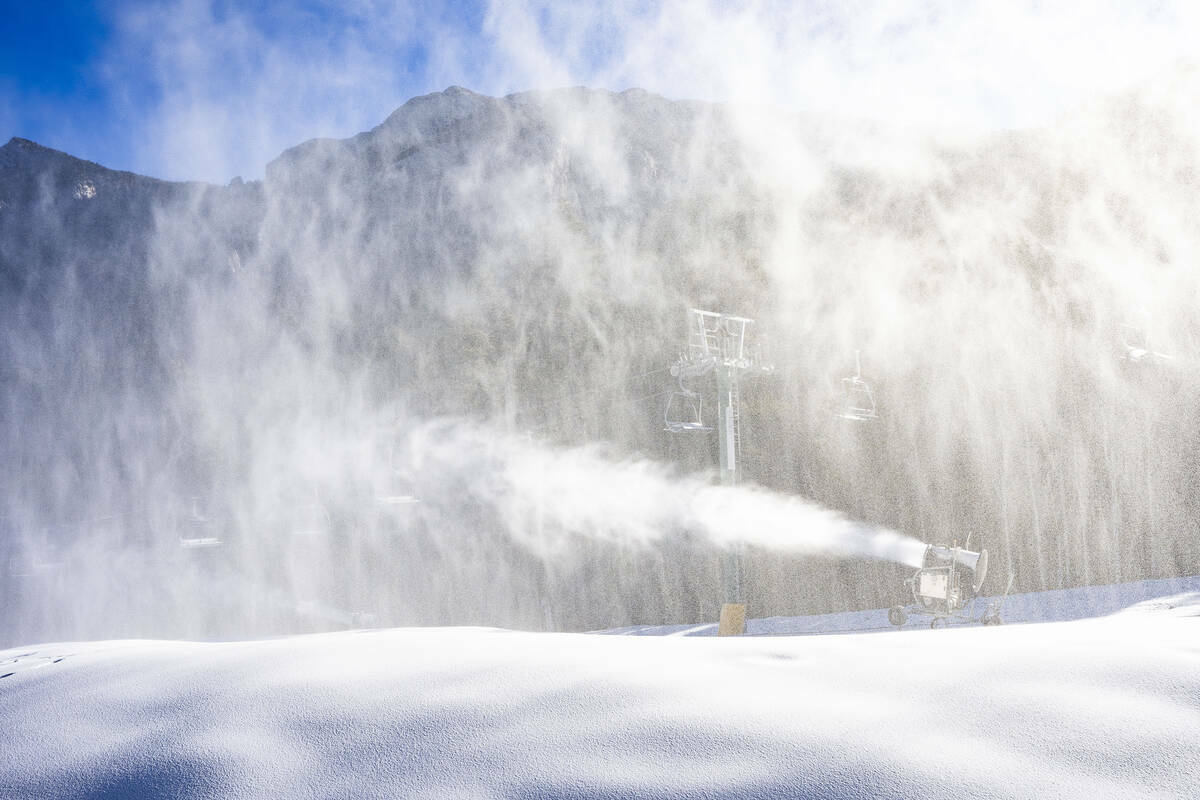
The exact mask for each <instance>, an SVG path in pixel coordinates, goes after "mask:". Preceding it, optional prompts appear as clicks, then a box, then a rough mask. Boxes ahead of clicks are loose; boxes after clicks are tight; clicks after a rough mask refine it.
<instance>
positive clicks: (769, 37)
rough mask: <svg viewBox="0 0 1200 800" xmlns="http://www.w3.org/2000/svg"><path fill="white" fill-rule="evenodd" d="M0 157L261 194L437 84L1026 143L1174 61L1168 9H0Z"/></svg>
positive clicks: (722, 2)
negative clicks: (573, 92)
mask: <svg viewBox="0 0 1200 800" xmlns="http://www.w3.org/2000/svg"><path fill="white" fill-rule="evenodd" d="M5 5H6V8H5V9H4V11H5V13H4V24H3V25H0V141H7V138H8V137H9V136H23V137H26V138H30V139H34V140H35V141H38V142H41V143H43V144H46V145H48V146H50V147H55V148H57V149H61V150H66V151H67V152H70V153H72V154H74V155H77V156H80V157H82V158H87V159H90V160H93V161H98V162H100V163H102V164H104V165H106V166H110V167H114V168H119V169H130V170H134V171H138V172H142V173H146V174H151V175H155V176H158V177H164V178H171V179H202V180H210V181H215V182H225V181H228V180H229V179H230V178H232V177H233V176H235V175H243V176H244V177H246V178H254V177H260V176H261V175H262V173H263V170H264V167H265V165H266V163H267V162H268V161H269V160H271V159H272V158H274V157H275V156H276V155H278V154H279V152H280V151H282V150H283V149H284V148H286V147H289V146H291V145H294V144H297V143H299V142H301V141H304V140H306V139H309V138H313V137H316V136H337V137H344V136H350V135H353V134H354V133H356V132H358V131H360V130H365V129H368V128H371V127H373V126H374V125H377V124H378V123H379V122H380V121H382V120H383V119H384V118H385V117H386V116H387V115H388V114H389V113H391V111H393V110H394V109H395V108H396V107H397V106H399V105H401V104H402V103H403V102H404V101H406V100H407V99H409V98H411V97H413V96H415V95H419V94H424V93H428V92H432V91H440V90H442V89H444V88H446V87H447V86H450V85H462V86H466V87H467V88H470V89H473V90H475V91H480V92H484V93H487V94H504V93H507V92H511V91H518V90H524V89H533V88H549V87H555V86H563V85H575V84H585V85H590V86H595V87H598V88H608V89H614V90H621V89H624V88H628V87H631V86H639V87H641V88H645V89H648V90H650V91H655V92H659V93H661V94H664V95H666V96H668V97H694V98H700V99H706V100H716V101H742V102H751V103H764V104H771V105H778V106H782V107H785V108H792V109H796V110H800V111H805V112H812V113H818V114H833V115H841V116H848V117H874V118H879V119H883V120H887V121H889V122H891V123H893V124H898V125H904V126H925V127H929V128H933V129H946V128H959V127H961V128H967V129H996V128H1005V127H1019V126H1025V125H1034V124H1042V123H1045V122H1047V121H1049V120H1052V119H1053V118H1054V117H1055V116H1056V115H1058V114H1061V113H1063V112H1064V111H1067V110H1069V109H1071V108H1072V107H1075V106H1077V105H1079V104H1082V103H1085V102H1087V100H1088V98H1090V97H1093V96H1096V95H1098V94H1103V93H1105V92H1110V91H1114V90H1117V89H1120V88H1122V87H1123V86H1126V85H1128V84H1130V83H1134V82H1137V81H1141V80H1146V79H1147V78H1148V77H1149V76H1153V75H1155V74H1156V72H1160V71H1162V70H1164V69H1168V68H1169V67H1170V65H1171V64H1172V63H1173V62H1175V61H1177V60H1178V59H1181V58H1187V57H1190V54H1191V52H1192V50H1193V49H1194V48H1195V42H1196V41H1200V12H1198V11H1197V10H1195V9H1194V8H1193V7H1194V6H1196V5H1200V4H1195V3H1190V2H1184V0H1153V1H1152V2H1144V3H1131V2H1124V1H1123V0H1092V2H1089V3H1072V2H1059V3H1047V2H1039V0H1008V2H1005V3H999V2H988V0H908V1H907V2H898V1H897V0H844V1H842V2H833V0H800V1H799V2H797V0H788V1H787V2H784V0H610V1H609V2H604V3H563V2H555V1H554V0H479V1H478V2H475V3H457V2H456V3H438V2H432V1H431V0H336V1H335V0H294V1H292V2H261V1H260V2H234V1H233V0H152V1H148V0H143V1H142V2H135V1H134V0H110V1H109V2H105V3H96V2H90V1H89V0H78V1H77V2H55V1H53V0H52V1H51V2H43V3H28V2H16V1H15V0H8V1H7V2H6V3H5Z"/></svg>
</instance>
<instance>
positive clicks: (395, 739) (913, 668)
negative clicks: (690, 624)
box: [0, 579, 1200, 800]
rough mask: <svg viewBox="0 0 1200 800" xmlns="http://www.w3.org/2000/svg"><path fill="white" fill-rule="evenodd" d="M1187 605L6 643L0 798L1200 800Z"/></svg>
mask: <svg viewBox="0 0 1200 800" xmlns="http://www.w3.org/2000/svg"><path fill="white" fill-rule="evenodd" d="M1190 583H1192V584H1196V583H1200V580H1197V579H1191V580H1190ZM1145 588H1146V587H1145V584H1131V585H1128V586H1126V587H1102V588H1100V589H1095V588H1093V589H1084V590H1075V595H1074V602H1073V603H1064V602H1061V601H1062V599H1063V598H1058V600H1059V601H1060V602H1059V603H1058V606H1057V608H1058V609H1059V611H1055V610H1054V609H1053V608H1051V609H1050V611H1049V613H1050V615H1051V616H1054V615H1055V614H1059V613H1062V612H1061V609H1062V608H1066V607H1069V606H1072V605H1073V606H1074V607H1085V606H1087V605H1088V600H1089V596H1090V595H1094V594H1099V595H1101V596H1107V597H1108V598H1109V599H1112V598H1115V597H1117V596H1118V595H1121V594H1122V593H1124V596H1126V597H1127V598H1130V599H1134V600H1135V601H1136V600H1137V599H1138V598H1139V597H1140V596H1141V595H1144V594H1145ZM1183 588H1184V591H1182V592H1179V593H1177V594H1174V595H1171V596H1167V597H1159V598H1156V599H1153V600H1148V601H1143V602H1140V603H1138V602H1135V603H1134V605H1133V606H1132V607H1131V608H1129V609H1127V610H1125V611H1123V612H1121V613H1117V614H1114V615H1111V616H1108V617H1103V618H1094V619H1087V620H1080V621H1072V622H1055V623H1048V624H1042V625H1009V626H1004V627H1000V628H983V627H961V628H957V629H949V630H937V631H930V630H927V629H926V630H913V631H911V632H899V633H893V634H882V635H880V634H856V635H845V636H826V637H810V636H801V637H778V636H761V637H746V638H740V639H716V638H687V637H678V636H660V637H640V636H639V637H619V636H593V635H585V634H531V633H518V632H511V631H502V630H495V629H480V628H441V629H396V630H380V631H363V632H345V633H335V634H320V635H313V636H301V637H292V638H282V639H272V640H264V641H252V642H236V643H186V642H146V641H126V642H97V643H86V644H79V643H76V644H59V645H45V646H38V647H33V648H25V649H20V650H11V651H7V652H4V653H0V662H3V665H4V670H3V673H0V674H5V676H6V677H5V678H3V679H2V681H0V719H3V720H4V725H5V745H4V757H3V758H2V759H0V796H3V797H6V798H8V797H13V798H23V797H39V798H40V797H78V798H83V797H86V798H96V797H210V796H221V797H272V798H275V797H430V798H433V797H438V798H446V797H453V798H460V797H461V798H491V797H517V798H534V797H537V798H626V797H672V798H701V797H711V798H718V797H719V798H729V797H735V798H736V797H742V798H770V797H809V798H876V797H905V798H910V797H922V798H964V797H972V798H976V797H1012V798H1030V797H1056V798H1076V797H1077V798H1087V799H1088V800H1100V798H1123V799H1124V798H1133V797H1137V798H1153V797H1196V796H1200V738H1198V737H1197V736H1196V732H1197V731H1200V619H1197V617H1200V592H1196V591H1190V590H1188V588H1187V586H1184V587H1183ZM1101 602H1108V600H1104V599H1102V600H1101ZM1015 607H1019V604H1015ZM1030 608H1032V606H1030ZM1031 616H1033V615H1032V614H1031Z"/></svg>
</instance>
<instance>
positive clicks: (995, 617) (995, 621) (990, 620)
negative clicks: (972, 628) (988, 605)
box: [982, 614, 1004, 625]
mask: <svg viewBox="0 0 1200 800" xmlns="http://www.w3.org/2000/svg"><path fill="white" fill-rule="evenodd" d="M982 621H983V624H984V625H1003V624H1004V620H1002V619H1000V615H999V614H989V615H988V616H986V617H984V618H983V620H982Z"/></svg>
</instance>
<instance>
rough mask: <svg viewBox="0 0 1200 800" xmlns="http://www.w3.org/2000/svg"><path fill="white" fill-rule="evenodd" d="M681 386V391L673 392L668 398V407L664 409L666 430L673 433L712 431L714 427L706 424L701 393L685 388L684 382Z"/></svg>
mask: <svg viewBox="0 0 1200 800" xmlns="http://www.w3.org/2000/svg"><path fill="white" fill-rule="evenodd" d="M680 388H681V390H680V391H678V392H672V393H671V397H670V398H669V399H668V400H667V407H666V409H665V410H664V411H663V422H664V423H665V428H664V430H667V431H670V432H671V433H683V432H684V431H711V430H712V428H711V427H710V426H708V425H705V424H704V407H703V401H702V400H701V399H700V393H699V392H693V391H689V390H687V389H683V388H682V384H681V387H680Z"/></svg>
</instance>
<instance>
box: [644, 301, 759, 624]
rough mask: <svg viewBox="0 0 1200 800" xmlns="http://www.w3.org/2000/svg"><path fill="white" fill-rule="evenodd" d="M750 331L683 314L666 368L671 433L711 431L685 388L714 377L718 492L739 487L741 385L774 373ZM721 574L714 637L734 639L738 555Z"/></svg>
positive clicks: (728, 319)
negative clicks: (684, 332) (682, 345)
mask: <svg viewBox="0 0 1200 800" xmlns="http://www.w3.org/2000/svg"><path fill="white" fill-rule="evenodd" d="M753 325H754V320H752V319H748V318H746V317H735V316H731V315H728V314H720V313H717V312H714V311H702V310H700V309H698V308H693V309H689V310H688V338H687V346H686V349H685V350H684V352H683V353H682V355H680V357H679V360H678V361H676V362H675V364H674V365H672V367H671V374H672V375H674V376H675V377H676V378H677V379H678V381H679V391H678V392H675V393H673V395H672V396H671V398H670V399H669V400H668V402H667V410H666V414H665V417H666V418H665V422H666V429H667V430H668V431H671V432H672V433H683V432H688V431H710V430H712V427H713V426H709V425H705V424H704V420H703V418H702V406H701V400H702V396H701V394H700V393H699V392H697V391H695V390H694V389H689V388H688V385H687V382H688V381H689V380H694V379H696V378H700V377H703V376H706V375H708V374H709V373H710V372H711V373H713V374H714V377H715V382H716V391H717V397H716V409H717V414H716V419H715V421H714V425H715V427H716V429H717V452H718V460H719V462H720V478H721V485H722V486H737V485H738V484H739V483H741V481H742V463H743V459H742V435H741V418H742V382H743V381H744V380H745V379H746V378H748V377H751V376H758V375H766V374H769V373H771V372H773V371H774V366H773V365H772V364H769V363H767V362H766V361H764V360H763V358H762V356H761V353H760V351H759V349H758V347H757V346H755V345H756V343H754V342H752V341H750V336H749V333H750V330H751V327H752V326H753ZM673 410H674V412H675V413H673ZM680 412H682V413H680ZM721 572H722V584H723V588H724V606H723V607H722V608H721V624H720V627H719V629H718V632H719V633H721V634H740V633H741V632H742V631H743V629H744V627H745V612H746V607H745V603H744V601H743V599H742V554H741V551H740V549H737V548H734V549H732V550H730V552H728V553H726V554H725V555H724V556H723V558H722V570H721Z"/></svg>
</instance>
